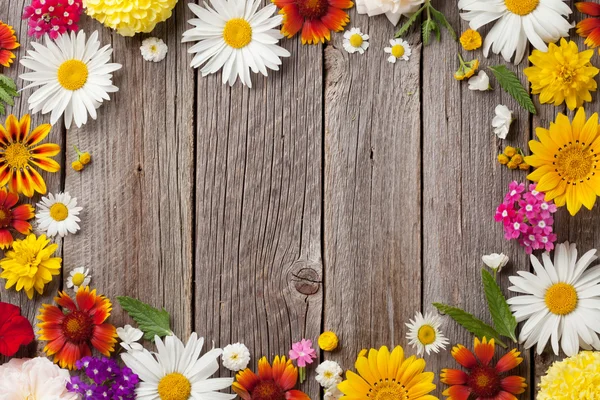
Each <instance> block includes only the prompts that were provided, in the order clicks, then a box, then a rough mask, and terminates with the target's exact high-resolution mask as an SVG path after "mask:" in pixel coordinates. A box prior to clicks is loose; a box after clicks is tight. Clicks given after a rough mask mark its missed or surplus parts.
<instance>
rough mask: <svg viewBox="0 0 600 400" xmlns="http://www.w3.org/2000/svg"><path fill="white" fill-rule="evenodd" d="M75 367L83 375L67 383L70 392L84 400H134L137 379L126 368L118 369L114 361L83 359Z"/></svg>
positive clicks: (92, 358) (108, 359)
mask: <svg viewBox="0 0 600 400" xmlns="http://www.w3.org/2000/svg"><path fill="white" fill-rule="evenodd" d="M75 367H76V368H77V370H79V371H82V372H84V375H82V377H77V376H74V377H72V378H71V381H70V382H68V383H67V389H68V390H69V391H70V392H73V393H78V394H79V395H81V397H82V398H84V399H94V400H96V399H116V400H126V399H135V386H136V385H137V384H138V382H139V377H138V376H137V375H136V374H134V373H133V371H131V369H129V368H128V367H123V368H121V367H119V364H117V362H116V361H115V360H114V359H110V358H106V357H102V358H94V357H89V356H88V357H83V358H82V359H81V360H79V361H77V362H76V363H75Z"/></svg>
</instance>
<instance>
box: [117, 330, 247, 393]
mask: <svg viewBox="0 0 600 400" xmlns="http://www.w3.org/2000/svg"><path fill="white" fill-rule="evenodd" d="M154 341H155V343H156V349H157V352H156V353H150V352H149V351H148V350H146V349H144V350H141V351H130V352H127V353H123V354H121V358H122V359H123V362H124V363H125V364H126V365H127V366H128V367H129V368H131V370H132V371H133V372H134V373H136V374H137V375H138V376H139V377H140V380H141V382H140V383H139V385H138V387H137V389H136V390H135V394H136V396H137V398H138V399H139V400H160V399H171V400H188V399H210V400H230V399H233V398H235V397H236V395H235V394H233V395H232V394H228V393H221V392H217V390H222V389H226V388H228V387H230V386H231V384H232V383H233V378H211V379H209V377H210V376H211V375H213V374H214V373H215V372H217V371H218V369H219V364H218V363H217V358H218V357H219V356H220V355H221V353H222V350H221V349H212V350H209V351H208V352H206V354H204V355H203V356H202V357H200V352H201V351H202V346H203V345H204V338H198V336H197V335H196V333H192V335H191V336H190V338H189V340H188V342H187V343H186V345H185V347H184V345H183V343H182V342H181V340H179V338H177V337H176V336H167V337H166V338H165V341H164V343H163V341H162V340H161V339H160V338H159V337H158V336H155V338H154Z"/></svg>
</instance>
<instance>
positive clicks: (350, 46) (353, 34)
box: [344, 28, 369, 54]
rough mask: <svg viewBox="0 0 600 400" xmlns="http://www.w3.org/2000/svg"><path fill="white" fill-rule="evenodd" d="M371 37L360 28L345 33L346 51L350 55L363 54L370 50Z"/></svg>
mask: <svg viewBox="0 0 600 400" xmlns="http://www.w3.org/2000/svg"><path fill="white" fill-rule="evenodd" d="M367 40H369V35H366V34H364V33H362V32H361V31H360V28H352V29H350V30H349V31H346V32H344V49H346V51H347V52H348V53H355V52H358V53H359V54H363V53H364V52H365V50H367V49H368V48H369V42H367Z"/></svg>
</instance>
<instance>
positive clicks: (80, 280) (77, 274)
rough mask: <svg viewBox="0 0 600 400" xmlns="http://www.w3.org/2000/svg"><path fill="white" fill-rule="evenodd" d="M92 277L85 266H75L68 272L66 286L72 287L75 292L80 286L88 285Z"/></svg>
mask: <svg viewBox="0 0 600 400" xmlns="http://www.w3.org/2000/svg"><path fill="white" fill-rule="evenodd" d="M91 280H92V277H91V276H90V269H89V268H85V267H79V268H75V269H74V270H72V271H71V272H70V273H69V277H68V278H67V287H68V288H69V289H71V288H73V290H75V291H76V292H77V291H78V290H79V288H80V287H81V286H83V287H85V286H89V284H90V281H91Z"/></svg>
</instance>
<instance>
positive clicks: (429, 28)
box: [422, 19, 439, 46]
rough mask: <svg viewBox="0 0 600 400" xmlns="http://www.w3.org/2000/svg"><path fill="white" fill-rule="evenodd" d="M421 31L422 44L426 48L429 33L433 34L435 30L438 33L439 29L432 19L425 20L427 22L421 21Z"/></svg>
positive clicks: (429, 36)
mask: <svg viewBox="0 0 600 400" xmlns="http://www.w3.org/2000/svg"><path fill="white" fill-rule="evenodd" d="M422 30H423V44H424V45H425V46H427V45H428V44H429V40H430V38H431V32H435V31H436V30H437V31H438V32H439V29H438V27H437V25H436V23H435V21H434V20H432V19H427V20H425V21H423V26H422ZM438 37H439V34H438Z"/></svg>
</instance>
